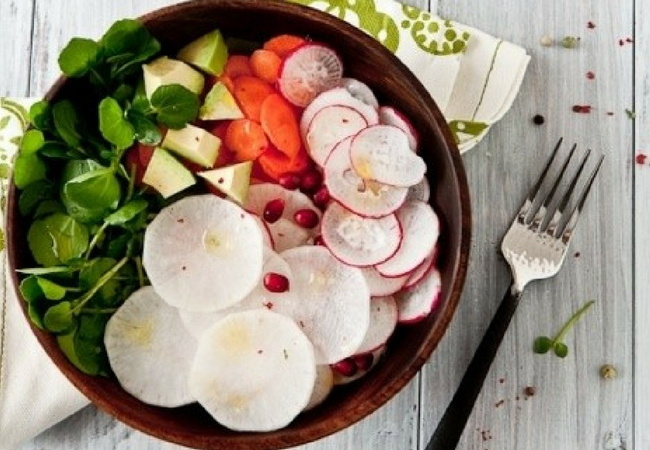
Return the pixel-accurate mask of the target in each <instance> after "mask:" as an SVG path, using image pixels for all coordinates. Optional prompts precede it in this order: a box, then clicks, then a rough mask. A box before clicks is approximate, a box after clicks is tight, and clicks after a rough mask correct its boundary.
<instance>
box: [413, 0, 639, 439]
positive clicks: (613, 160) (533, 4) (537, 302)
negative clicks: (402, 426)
mask: <svg viewBox="0 0 650 450" xmlns="http://www.w3.org/2000/svg"><path fill="white" fill-rule="evenodd" d="M637 3H639V2H637ZM632 7H633V2H632V1H627V2H616V3H615V4H614V3H610V2H557V1H556V2H537V1H533V0H524V1H519V2H512V1H504V0H501V1H493V2H483V3H481V2H478V3H477V2H457V1H456V2H451V1H447V2H445V1H442V2H441V3H440V6H439V11H438V12H439V14H441V15H443V16H448V17H453V18H455V19H457V20H459V21H461V22H463V23H467V24H469V25H472V26H475V27H477V28H479V29H482V30H484V31H486V32H489V33H493V34H495V35H499V36H501V37H503V38H504V39H507V40H511V41H513V42H517V43H520V44H522V45H523V46H524V47H526V48H527V49H528V50H529V52H530V53H531V54H532V56H533V59H532V63H531V66H530V68H529V71H528V74H527V76H526V79H525V81H524V85H523V89H522V91H521V93H520V94H519V98H518V99H517V101H516V103H515V105H514V107H513V110H512V111H511V112H510V113H509V114H508V115H507V116H506V117H505V119H504V120H503V121H502V122H501V123H499V124H498V125H497V126H496V127H495V129H494V130H493V131H492V132H491V133H490V134H489V136H488V137H487V139H486V141H485V142H483V143H482V144H481V145H480V146H479V147H478V148H476V149H475V150H473V151H472V152H470V153H469V154H468V155H466V156H465V158H464V161H465V164H466V168H467V172H468V178H469V179H470V185H471V193H472V203H473V217H474V232H473V236H474V237H475V238H474V245H473V248H472V257H471V262H470V268H469V279H468V283H467V284H466V288H465V295H464V298H463V299H462V301H461V306H460V308H459V311H458V313H457V315H456V317H455V318H454V323H453V324H452V327H451V328H450V330H449V332H448V334H447V336H446V337H445V339H444V340H443V342H442V343H441V346H440V348H439V350H438V351H437V352H436V353H435V354H434V356H433V358H432V359H431V361H430V362H429V364H428V365H427V366H425V369H424V370H423V372H422V380H423V384H422V393H421V395H422V398H421V403H420V409H421V411H422V422H421V432H420V435H421V438H422V440H421V444H422V445H423V444H426V441H427V440H428V438H429V436H430V435H431V433H432V432H433V430H434V429H435V426H436V424H437V422H438V419H439V418H440V417H441V415H442V413H443V411H444V408H445V407H446V405H447V403H448V401H449V400H450V398H451V395H452V393H453V392H454V390H455V389H456V386H457V385H458V383H459V381H460V378H461V377H462V374H463V372H464V370H465V368H466V366H467V364H468V362H469V360H470V358H471V355H472V353H473V351H474V349H475V348H476V346H477V345H478V342H479V341H480V338H481V336H482V335H483V332H484V331H485V328H486V327H487V324H488V323H489V321H490V318H491V316H492V314H493V313H494V311H495V309H496V307H497V305H498V301H499V299H500V298H501V297H502V295H503V292H504V290H505V289H506V286H507V285H508V280H509V272H508V270H507V268H506V264H505V263H504V262H503V260H502V259H501V257H500V256H499V255H498V253H497V249H498V247H499V245H500V240H501V238H502V236H503V234H504V232H505V231H506V229H507V227H508V225H509V223H510V221H511V220H512V217H513V215H514V213H515V212H516V210H517V209H518V207H519V204H520V202H521V201H522V200H523V198H524V196H525V193H526V191H527V190H528V188H529V187H530V186H531V185H532V183H533V181H534V179H535V178H536V176H537V175H538V171H539V170H540V167H541V164H542V163H543V161H544V160H545V158H546V155H548V154H549V152H550V150H551V147H552V145H553V143H554V142H555V141H556V140H557V139H558V137H560V136H564V137H565V138H566V139H567V140H568V141H569V142H574V141H575V142H577V143H578V144H579V146H580V148H581V149H582V150H584V149H586V148H588V147H591V148H593V149H594V150H596V151H598V152H604V153H606V155H607V157H606V160H605V166H604V167H603V169H602V171H601V174H600V176H599V180H598V182H597V185H596V186H595V187H594V190H592V194H591V198H590V199H589V202H588V204H587V207H586V211H585V212H584V214H583V217H582V221H581V223H580V225H579V229H578V232H577V235H576V237H575V240H574V241H573V243H572V249H571V250H572V252H571V254H573V253H575V252H580V257H579V258H575V257H573V256H572V257H570V258H568V261H567V263H566V264H565V267H564V268H563V270H562V271H561V272H560V274H559V275H558V276H557V277H556V278H555V279H553V280H549V281H544V282H538V283H536V284H533V285H531V286H530V287H529V288H528V289H527V290H526V292H525V293H524V298H523V299H522V303H521V305H520V307H519V311H518V312H517V316H516V317H515V321H514V323H513V324H512V327H511V329H510V331H509V333H508V334H507V335H506V338H505V341H504V343H503V345H502V348H501V350H500V352H499V355H498V356H497V359H496V360H495V363H494V365H493V367H492V372H491V374H490V375H489V376H488V378H487V381H486V384H485V387H484V389H483V392H482V394H481V395H480V396H479V399H478V403H477V407H476V409H475V410H474V413H473V416H472V418H471V419H470V422H469V424H468V427H467V429H466V430H465V434H464V437H463V439H462V441H461V444H460V445H459V449H463V450H466V449H467V450H483V449H485V448H488V449H517V450H525V449H528V450H539V449H541V448H545V449H552V448H556V449H583V448H584V449H587V448H589V449H600V448H603V446H604V442H605V439H606V435H608V433H614V434H619V435H622V436H623V438H624V439H625V440H626V441H627V442H628V447H627V448H633V447H631V446H630V445H631V439H632V434H633V433H632V420H633V417H632V388H631V386H632V380H633V368H632V332H631V330H632V327H633V322H632V305H633V297H632V294H633V292H632V272H633V271H632V236H631V234H630V231H631V230H632V189H633V184H632V177H631V163H630V156H631V149H632V122H631V121H630V120H629V119H627V117H626V116H625V112H624V110H625V108H629V107H630V105H632V101H633V99H632V90H631V86H632V76H633V74H632V47H631V46H627V47H619V46H618V44H617V41H618V39H619V38H621V37H623V38H625V37H626V36H629V35H631V33H632V26H633V25H632V23H633V22H632V20H633V17H632ZM532 17H535V18H539V20H531V19H530V18H532ZM644 17H647V15H646V16H644ZM589 20H592V21H594V22H595V23H596V28H595V29H594V30H588V29H587V28H586V24H587V21H589ZM504 24H507V25H508V26H504ZM545 34H548V35H550V36H552V37H554V38H556V39H558V38H561V37H563V36H565V35H577V36H581V37H582V40H581V42H580V45H579V47H578V48H576V49H573V50H568V49H564V48H561V47H553V48H543V47H541V46H540V45H539V39H540V38H541V36H543V35H545ZM587 71H594V73H595V74H596V79H595V80H593V81H588V80H587V79H586V77H585V73H586V72H587ZM574 104H591V105H593V106H594V107H595V111H594V112H593V113H592V114H590V115H579V114H576V113H573V112H572V110H571V106H572V105H574ZM606 111H612V112H614V116H611V117H610V116H607V115H606ZM535 114H542V115H544V117H545V118H546V123H545V124H544V125H543V126H541V127H536V126H535V125H533V124H532V122H531V119H532V117H533V116H534V115H535ZM566 150H568V148H567V149H566ZM566 150H565V151H566ZM644 267H646V268H647V266H644ZM591 299H595V300H596V302H597V304H596V307H595V308H594V309H593V310H592V311H591V312H590V313H589V314H588V315H587V316H586V317H585V318H584V320H583V321H582V322H581V323H579V324H578V326H577V327H576V329H575V330H574V331H573V332H572V333H571V334H570V335H569V336H568V337H567V343H568V344H569V346H570V354H569V356H568V357H567V358H566V359H565V360H559V359H558V358H555V357H553V356H551V355H545V356H537V355H534V354H533V352H532V349H531V346H532V343H533V340H534V339H535V337H536V336H538V335H547V334H554V333H555V332H556V331H557V330H558V328H559V327H561V325H562V323H563V322H564V321H565V320H566V319H567V318H568V317H569V316H570V315H571V312H572V311H574V310H576V309H577V308H578V307H579V306H581V305H582V304H583V303H584V302H586V301H588V300H591ZM646 320H647V319H646ZM604 363H612V364H614V365H616V367H618V368H619V377H618V379H616V380H614V381H608V382H606V381H603V380H602V379H600V377H599V374H598V370H599V367H600V365H601V364H604ZM501 379H503V383H501V382H500V380H501ZM526 386H534V387H536V389H537V393H536V395H535V396H534V397H532V398H530V399H529V400H524V395H523V394H522V389H523V388H524V387H526ZM517 396H519V398H520V399H519V401H517V400H516V399H517ZM502 400H503V403H502V404H501V403H500V402H501V401H502ZM497 405H498V406H497ZM640 407H642V406H640ZM636 448H639V449H641V448H647V447H642V446H637V447H636Z"/></svg>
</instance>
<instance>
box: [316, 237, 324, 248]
mask: <svg viewBox="0 0 650 450" xmlns="http://www.w3.org/2000/svg"><path fill="white" fill-rule="evenodd" d="M314 245H320V246H322V247H325V240H324V239H323V236H321V235H320V234H319V235H318V236H316V237H315V238H314Z"/></svg>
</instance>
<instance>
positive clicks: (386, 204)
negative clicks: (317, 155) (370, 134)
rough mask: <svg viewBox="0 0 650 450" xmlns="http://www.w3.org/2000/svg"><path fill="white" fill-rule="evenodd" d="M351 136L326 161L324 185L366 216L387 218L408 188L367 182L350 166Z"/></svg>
mask: <svg viewBox="0 0 650 450" xmlns="http://www.w3.org/2000/svg"><path fill="white" fill-rule="evenodd" d="M351 143H352V138H347V139H345V140H343V141H341V142H340V143H339V144H338V145H337V146H336V147H334V150H332V153H331V154H330V157H329V158H328V159H327V162H326V163H325V185H326V186H327V189H328V191H329V194H330V196H331V197H332V198H333V199H334V200H336V201H337V202H339V203H340V204H342V205H343V206H344V207H345V208H347V209H349V210H350V211H352V212H354V213H355V214H358V215H360V216H363V217H374V218H379V217H384V216H387V215H389V214H392V213H394V212H395V211H397V209H399V207H400V206H402V204H403V203H404V201H405V199H406V195H407V194H408V189H407V188H403V187H394V186H388V185H382V184H380V183H375V182H372V181H364V180H362V179H361V178H359V176H358V175H357V174H356V173H355V172H354V170H352V168H351V167H350V156H349V155H350V145H351Z"/></svg>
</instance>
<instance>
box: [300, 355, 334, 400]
mask: <svg viewBox="0 0 650 450" xmlns="http://www.w3.org/2000/svg"><path fill="white" fill-rule="evenodd" d="M332 389H334V373H333V372H332V369H331V368H330V366H328V365H327V364H321V365H318V366H316V382H315V383H314V390H313V391H312V393H311V398H310V399H309V403H307V406H305V409H304V411H309V410H310V409H314V408H315V407H317V406H318V405H320V404H321V403H323V402H324V401H325V399H326V398H327V397H328V396H329V395H330V392H332Z"/></svg>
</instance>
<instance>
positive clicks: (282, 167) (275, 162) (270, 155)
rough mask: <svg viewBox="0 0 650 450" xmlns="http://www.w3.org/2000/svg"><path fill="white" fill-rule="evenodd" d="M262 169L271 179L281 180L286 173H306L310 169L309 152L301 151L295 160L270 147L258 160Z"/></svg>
mask: <svg viewBox="0 0 650 450" xmlns="http://www.w3.org/2000/svg"><path fill="white" fill-rule="evenodd" d="M257 161H258V163H259V165H260V167H261V168H262V170H263V171H264V173H266V174H267V175H268V176H269V177H271V178H273V179H274V180H277V179H279V178H280V177H281V176H282V175H284V174H286V173H300V172H304V171H305V170H307V169H308V168H309V167H310V159H309V155H307V152H305V151H304V150H301V151H300V152H299V153H298V154H297V155H296V156H295V157H294V158H289V157H288V156H287V155H285V154H284V153H282V152H281V151H279V150H277V149H276V148H274V147H273V146H270V147H269V148H268V149H267V150H266V151H265V152H264V153H263V154H262V155H261V156H260V157H259V158H258V159H257Z"/></svg>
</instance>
